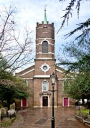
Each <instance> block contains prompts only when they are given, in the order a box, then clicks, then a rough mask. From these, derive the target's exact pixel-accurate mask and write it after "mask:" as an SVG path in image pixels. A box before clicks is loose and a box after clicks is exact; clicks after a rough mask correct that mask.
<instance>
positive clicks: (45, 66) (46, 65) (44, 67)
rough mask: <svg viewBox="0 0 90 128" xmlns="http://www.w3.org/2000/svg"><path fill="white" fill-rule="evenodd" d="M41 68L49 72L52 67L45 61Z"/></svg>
mask: <svg viewBox="0 0 90 128" xmlns="http://www.w3.org/2000/svg"><path fill="white" fill-rule="evenodd" d="M40 68H41V70H42V71H43V72H47V71H48V70H49V69H50V66H49V65H48V64H46V63H44V64H42V65H41V67H40Z"/></svg>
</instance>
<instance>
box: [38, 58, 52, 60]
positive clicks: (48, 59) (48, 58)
mask: <svg viewBox="0 0 90 128" xmlns="http://www.w3.org/2000/svg"><path fill="white" fill-rule="evenodd" d="M37 59H38V60H52V59H53V58H37Z"/></svg>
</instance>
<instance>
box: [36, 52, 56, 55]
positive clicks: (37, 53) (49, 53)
mask: <svg viewBox="0 0 90 128" xmlns="http://www.w3.org/2000/svg"><path fill="white" fill-rule="evenodd" d="M37 54H43V55H44V54H54V53H52V52H48V53H42V52H38V53H37Z"/></svg>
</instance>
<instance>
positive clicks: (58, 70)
mask: <svg viewBox="0 0 90 128" xmlns="http://www.w3.org/2000/svg"><path fill="white" fill-rule="evenodd" d="M56 71H58V72H61V73H63V74H64V72H63V71H62V70H60V69H56Z"/></svg>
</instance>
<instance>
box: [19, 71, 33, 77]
mask: <svg viewBox="0 0 90 128" xmlns="http://www.w3.org/2000/svg"><path fill="white" fill-rule="evenodd" d="M34 70H35V69H31V70H29V71H27V72H25V73H23V74H21V75H19V76H24V75H26V74H27V73H29V72H32V71H34Z"/></svg>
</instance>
